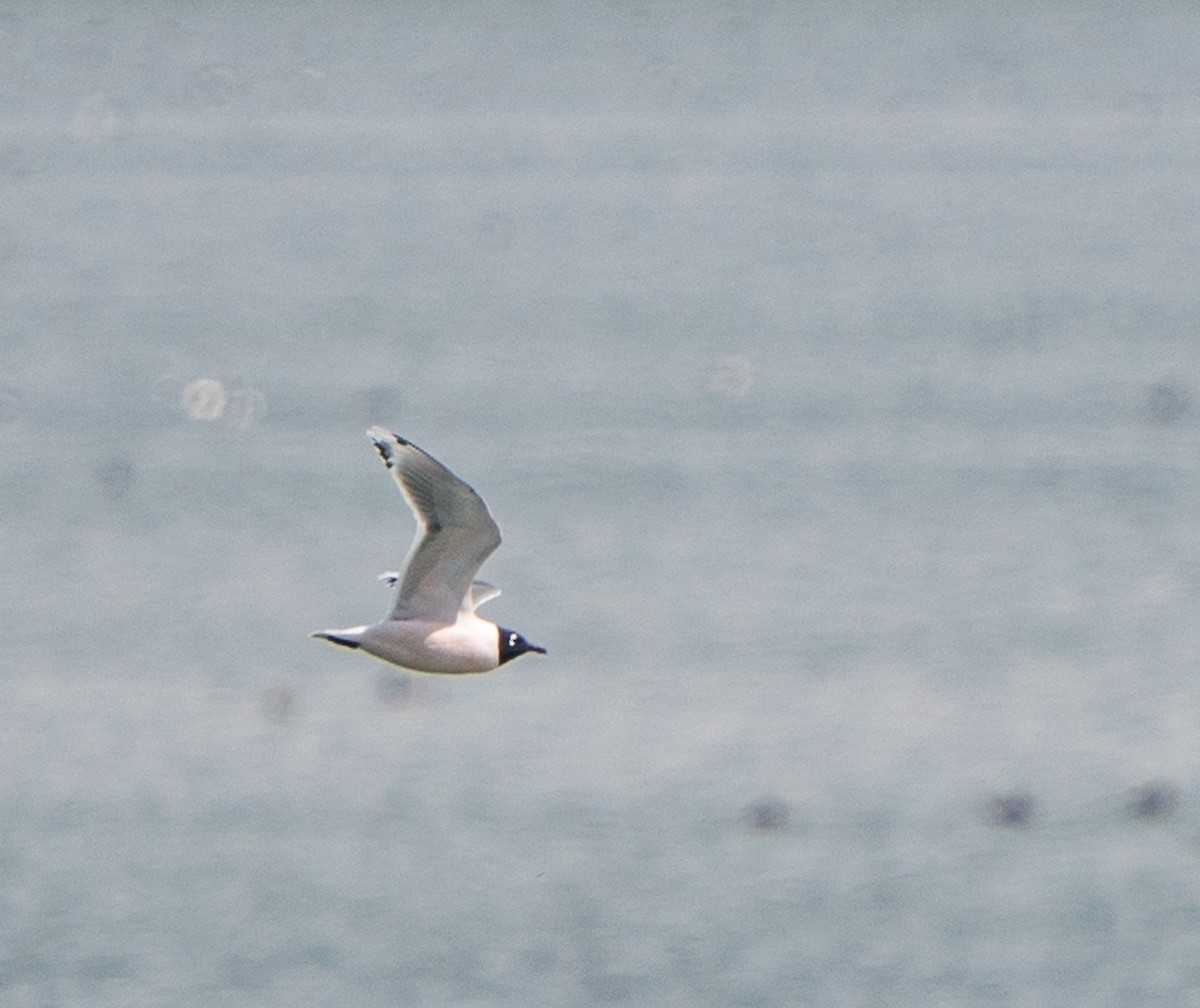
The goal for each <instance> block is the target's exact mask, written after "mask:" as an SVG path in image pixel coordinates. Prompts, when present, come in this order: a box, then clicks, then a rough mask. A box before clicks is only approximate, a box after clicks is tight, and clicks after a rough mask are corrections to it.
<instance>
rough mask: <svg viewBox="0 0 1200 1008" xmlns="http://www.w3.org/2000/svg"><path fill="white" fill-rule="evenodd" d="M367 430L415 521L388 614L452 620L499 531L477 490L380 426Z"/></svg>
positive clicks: (398, 617)
mask: <svg viewBox="0 0 1200 1008" xmlns="http://www.w3.org/2000/svg"><path fill="white" fill-rule="evenodd" d="M367 434H368V436H369V437H370V438H371V440H372V441H373V442H374V443H375V449H376V450H377V451H378V452H379V455H380V457H381V458H382V459H383V461H384V464H385V465H386V466H387V467H388V469H389V470H390V471H391V473H392V476H393V478H394V479H395V480H396V483H397V484H398V485H399V487H400V490H401V492H402V493H403V494H404V497H405V499H406V500H407V501H408V503H409V505H410V506H411V507H412V510H413V514H414V515H415V516H416V519H417V524H418V528H417V535H416V538H415V539H413V544H412V546H411V548H410V549H409V551H408V559H407V560H406V561H405V565H404V572H403V575H402V577H401V579H400V586H399V588H398V589H397V590H396V598H395V601H394V603H393V605H392V611H391V614H390V615H389V617H388V618H389V619H428V620H432V621H435V622H445V623H453V622H454V620H455V618H456V616H457V613H458V609H459V607H460V606H461V605H462V602H463V599H464V597H465V596H466V594H467V592H468V590H469V589H470V587H471V581H472V579H473V578H474V577H475V572H476V571H478V570H479V568H480V566H481V565H482V564H483V561H484V560H486V559H487V558H488V556H489V555H490V554H491V553H492V551H493V550H495V548H496V547H497V546H499V545H500V530H499V529H498V528H497V527H496V523H495V522H494V521H492V516H491V515H490V514H488V509H487V505H485V504H484V503H483V500H482V499H481V498H480V496H479V494H477V493H476V492H475V491H474V490H472V489H471V488H470V487H469V486H468V485H467V484H466V483H464V482H463V481H462V480H460V479H459V478H458V477H457V476H455V475H454V474H453V473H452V472H451V471H450V470H449V469H447V468H446V467H445V466H444V465H442V464H441V463H440V462H439V461H438V460H437V459H435V458H434V457H433V456H432V455H429V454H427V453H426V452H424V451H422V450H421V449H420V448H418V447H417V446H416V445H414V444H413V443H412V442H410V441H405V440H404V438H402V437H400V436H399V435H398V434H393V433H391V432H390V431H387V430H384V429H383V428H382V427H372V428H371V429H370V430H369V431H368V432H367Z"/></svg>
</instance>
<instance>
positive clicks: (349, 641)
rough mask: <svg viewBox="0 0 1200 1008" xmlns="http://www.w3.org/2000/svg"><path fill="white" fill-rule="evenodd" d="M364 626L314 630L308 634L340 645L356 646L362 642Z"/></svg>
mask: <svg viewBox="0 0 1200 1008" xmlns="http://www.w3.org/2000/svg"><path fill="white" fill-rule="evenodd" d="M366 629H367V628H366V627H365V626H360V627H349V628H348V629H346V630H315V631H313V632H312V633H310V634H309V635H308V636H309V637H313V638H315V639H317V640H326V641H329V643H330V644H337V645H339V646H340V647H348V648H356V647H359V646H360V644H361V643H362V632H363V631H364V630H366Z"/></svg>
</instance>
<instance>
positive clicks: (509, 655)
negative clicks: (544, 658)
mask: <svg viewBox="0 0 1200 1008" xmlns="http://www.w3.org/2000/svg"><path fill="white" fill-rule="evenodd" d="M496 629H497V631H498V632H499V634H500V664H501V665H503V664H504V663H505V662H506V661H512V660H513V659H514V658H517V657H519V656H521V655H523V654H525V652H526V651H534V652H536V653H537V654H545V653H546V649H545V648H544V647H538V646H537V645H536V644H530V643H529V641H527V640H526V639H525V638H524V637H522V636H521V635H520V634H519V633H517V632H516V631H515V630H509V629H507V628H505V627H497V628H496Z"/></svg>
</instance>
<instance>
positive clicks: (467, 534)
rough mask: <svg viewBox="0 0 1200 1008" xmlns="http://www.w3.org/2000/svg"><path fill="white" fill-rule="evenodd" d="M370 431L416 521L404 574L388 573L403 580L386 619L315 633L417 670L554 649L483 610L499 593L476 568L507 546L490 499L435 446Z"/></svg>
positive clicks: (482, 664)
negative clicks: (431, 449) (439, 456)
mask: <svg viewBox="0 0 1200 1008" xmlns="http://www.w3.org/2000/svg"><path fill="white" fill-rule="evenodd" d="M367 436H368V437H369V438H370V439H371V442H372V443H373V444H374V445H375V450H376V451H377V452H379V457H380V458H381V459H383V464H384V465H385V466H387V468H388V470H389V471H390V472H391V474H392V478H393V479H395V481H396V484H397V486H399V487H400V492H401V493H402V494H404V498H405V500H407V501H408V504H409V507H411V508H412V512H413V515H414V516H415V518H416V519H417V534H416V537H415V538H414V539H413V543H412V546H411V547H410V548H409V551H408V558H407V559H406V561H405V565H404V569H403V571H402V572H392V571H389V572H387V573H384V574H381V575H380V576H379V577H380V580H381V581H385V582H386V583H388V584H391V585H394V586H396V592H395V596H394V600H393V602H392V608H391V610H390V612H389V613H388V615H387V616H386V617H385V618H384V619H382V620H380V621H379V622H378V623H370V624H364V625H363V626H354V627H346V628H344V629H340V630H319V631H315V632H313V633H312V634H310V635H309V636H310V637H313V638H316V639H318V640H324V641H328V642H329V643H331V644H337V645H339V646H341V647H347V648H358V649H361V650H363V651H365V652H366V653H367V654H369V655H371V656H373V657H375V658H378V659H381V660H382V661H385V662H389V663H391V664H393V665H399V666H400V667H402V668H406V669H409V670H411V671H414V672H433V673H442V674H447V675H454V674H459V673H467V672H490V671H491V670H492V669H494V668H498V667H499V666H501V665H503V664H505V663H506V662H509V661H512V660H513V659H514V658H518V657H520V656H521V655H523V654H527V653H529V652H534V653H536V654H545V653H546V649H545V648H544V647H540V646H539V645H537V644H532V643H530V642H529V641H528V640H526V639H525V638H524V637H523V636H522V635H521V634H519V633H517V632H516V631H515V630H509V629H508V628H507V627H502V626H499V625H497V624H496V623H493V622H492V621H491V620H486V619H483V618H482V617H480V616H478V615H476V612H475V610H477V609H478V608H479V607H480V606H481V605H483V603H484V602H487V601H488V600H490V599H493V598H495V597H496V596H497V595H499V594H500V589H499V588H495V587H493V586H492V585H490V584H488V583H487V582H486V581H476V580H474V577H475V574H476V572H477V571H478V570H479V568H480V567H481V566H482V564H483V562H484V560H486V559H487V558H488V557H489V556H490V555H491V554H492V553H493V552H494V551H495V549H496V547H497V546H499V545H500V530H499V528H497V527H496V523H495V521H494V520H493V519H492V516H491V514H490V513H489V512H488V509H487V505H486V504H484V502H483V499H482V498H481V497H480V496H479V494H477V493H476V492H475V491H474V490H473V489H471V487H470V486H468V485H467V484H466V483H464V482H463V481H462V480H461V479H459V478H458V477H457V476H455V475H454V473H452V472H451V471H450V470H449V469H447V468H446V467H445V466H444V465H442V463H441V462H439V461H438V460H437V459H435V458H434V457H433V456H432V455H430V454H429V453H428V452H426V451H424V450H423V449H421V448H418V447H417V446H416V445H415V444H413V443H412V442H411V441H407V440H405V439H404V438H402V437H401V436H400V435H399V434H393V433H392V432H391V431H389V430H386V429H385V428H383V427H372V428H371V429H370V430H368V431H367Z"/></svg>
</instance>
